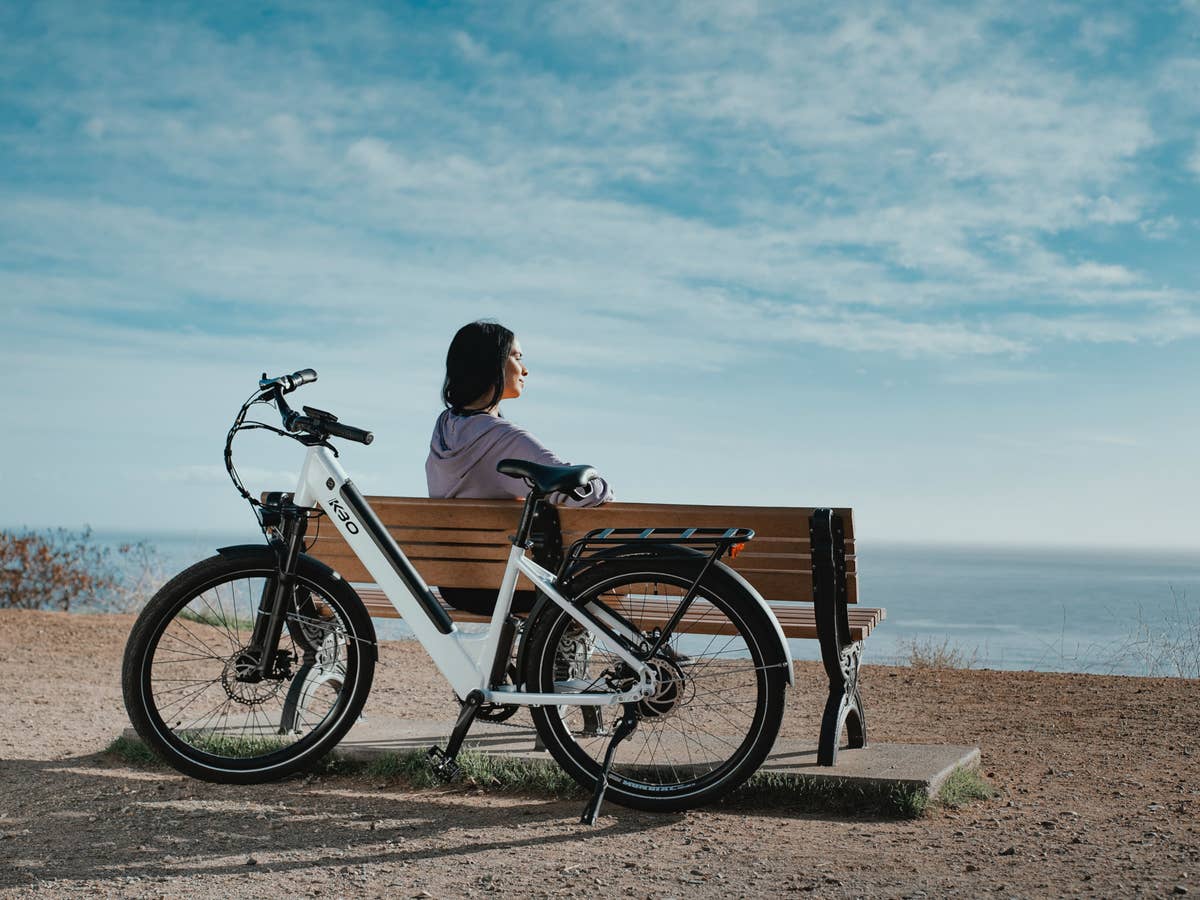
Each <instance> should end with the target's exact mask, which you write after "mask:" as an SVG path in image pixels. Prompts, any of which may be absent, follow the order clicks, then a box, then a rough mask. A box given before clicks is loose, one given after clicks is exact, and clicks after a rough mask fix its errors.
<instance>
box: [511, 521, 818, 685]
mask: <svg viewBox="0 0 1200 900" xmlns="http://www.w3.org/2000/svg"><path fill="white" fill-rule="evenodd" d="M648 556H672V557H675V558H679V557H680V556H695V557H698V558H699V559H701V560H703V559H705V558H707V556H708V554H707V553H702V552H700V551H699V550H694V549H692V548H690V547H685V546H680V545H677V544H655V545H653V546H651V545H648V544H644V545H641V546H638V545H636V544H624V545H622V546H619V547H613V548H612V549H611V550H603V551H601V552H599V553H596V554H594V555H593V556H589V557H588V558H587V559H586V560H585V561H583V562H581V563H579V564H578V565H577V566H576V567H575V568H573V569H571V570H570V571H568V572H565V573H562V574H561V575H560V576H559V583H560V585H561V587H560V592H562V593H563V595H564V596H569V594H570V587H571V582H572V581H574V580H575V579H576V578H578V577H579V576H580V575H582V574H583V573H584V572H588V571H591V570H592V569H593V568H594V567H595V566H597V565H603V564H604V563H605V562H611V561H613V560H618V559H640V558H644V557H648ZM713 568H714V569H716V570H718V571H720V572H721V574H722V575H724V576H725V577H727V578H729V579H731V580H732V581H734V582H736V583H737V584H738V586H739V587H741V588H743V589H744V590H745V591H746V593H747V594H749V595H750V597H751V598H753V600H754V602H755V603H756V604H757V605H758V607H759V609H761V610H762V612H763V614H764V615H765V616H766V617H767V620H768V621H769V622H770V623H771V626H772V627H773V628H774V629H775V636H776V639H777V640H776V647H775V654H776V658H775V660H773V661H774V662H786V663H787V679H788V684H790V685H792V686H795V684H796V674H795V671H794V667H793V665H792V650H791V647H789V646H788V642H787V638H786V637H784V634H783V628H782V627H781V626H780V624H779V620H778V619H777V618H776V617H775V613H774V611H773V610H772V609H771V607H770V604H768V603H767V601H766V600H764V599H763V596H762V594H760V593H759V592H758V591H756V590H755V589H754V586H753V585H752V584H750V582H749V581H747V580H746V579H745V578H743V577H742V576H741V575H739V574H738V573H737V572H736V571H735V570H733V569H731V568H730V567H729V566H727V565H725V564H724V563H723V562H720V561H717V562H715V563H713ZM554 605H555V603H554V601H553V600H551V599H550V598H549V597H547V596H546V595H544V594H541V593H539V594H538V596H537V600H536V601H535V602H534V605H533V609H532V610H531V611H530V613H529V617H528V618H527V619H526V620H525V621H526V627H525V629H524V631H523V633H522V636H521V644H520V647H519V648H518V650H517V671H518V672H524V671H525V650H526V648H525V644H526V640H525V638H526V637H527V636H528V634H529V633H530V631H531V629H530V628H529V626H530V625H532V624H533V623H534V622H535V621H537V617H538V615H539V614H540V613H541V612H542V610H543V609H544V608H545V607H546V606H554Z"/></svg>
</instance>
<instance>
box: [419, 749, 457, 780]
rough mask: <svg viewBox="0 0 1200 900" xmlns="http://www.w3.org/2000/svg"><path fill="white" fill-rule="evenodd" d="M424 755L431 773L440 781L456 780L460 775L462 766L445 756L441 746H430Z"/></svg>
mask: <svg viewBox="0 0 1200 900" xmlns="http://www.w3.org/2000/svg"><path fill="white" fill-rule="evenodd" d="M425 756H426V758H428V760H429V767H430V768H431V769H432V770H433V774H434V775H436V776H437V777H438V778H440V779H441V780H442V781H457V780H458V779H459V778H460V777H461V776H462V766H460V765H459V764H458V762H457V761H455V760H453V759H451V758H450V757H449V756H447V755H446V752H445V751H444V750H442V748H441V747H430V748H429V750H428V751H427V752H426V754H425Z"/></svg>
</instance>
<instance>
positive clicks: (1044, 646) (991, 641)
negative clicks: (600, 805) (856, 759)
mask: <svg viewBox="0 0 1200 900" xmlns="http://www.w3.org/2000/svg"><path fill="white" fill-rule="evenodd" d="M95 538H96V539H97V541H98V542H100V543H102V544H104V545H108V546H114V547H115V546H117V545H119V544H122V543H131V542H136V541H146V542H147V543H148V544H150V545H151V546H153V547H154V548H155V550H156V551H157V558H158V559H159V560H160V562H161V568H162V571H163V574H164V575H166V576H170V575H172V574H174V573H175V572H176V571H178V570H180V569H182V568H184V567H185V566H187V565H189V564H190V563H192V562H195V561H197V560H199V559H202V558H204V557H206V556H210V555H212V553H213V552H214V551H215V549H216V548H217V547H220V546H224V545H226V544H238V543H256V542H260V541H261V540H262V537H261V535H259V534H258V533H257V532H256V531H255V530H253V529H252V528H251V529H248V530H246V531H244V532H241V533H237V532H231V533H229V534H220V535H218V534H197V533H190V534H187V533H178V534H133V533H115V532H103V533H97V534H96V535H95ZM858 570H859V572H860V573H861V574H860V581H859V596H860V600H861V602H862V604H863V605H864V606H882V607H885V608H886V609H887V619H886V620H885V621H884V622H883V623H882V624H881V625H880V626H879V628H878V629H876V631H875V633H874V634H872V635H871V637H870V639H869V640H868V641H867V643H866V662H867V663H870V662H880V663H892V662H904V661H907V660H909V659H910V658H911V657H912V656H913V655H914V653H916V654H917V655H924V656H929V655H931V654H936V653H938V652H941V653H943V654H946V653H949V654H956V655H957V657H958V659H959V660H960V661H961V662H963V663H967V664H970V665H972V666H973V667H976V668H992V669H1027V670H1036V671H1061V672H1091V673H1099V674H1124V675H1169V676H1180V675H1183V676H1187V677H1200V669H1198V667H1200V551H1198V552H1195V553H1191V552H1182V551H1178V552H1167V551H1149V550H1109V549H1105V550H1091V549H1078V548H1060V549H1051V548H1036V549H1023V548H992V547H968V546H929V545H921V544H892V543H867V542H860V543H859V556H858ZM376 625H377V627H378V628H379V631H380V636H381V637H389V638H395V637H404V636H408V634H409V632H408V631H407V629H406V628H405V627H404V625H403V623H402V622H399V621H390V620H376ZM792 652H793V655H794V656H795V657H796V658H798V659H818V658H819V651H818V648H817V645H816V642H815V641H793V642H792Z"/></svg>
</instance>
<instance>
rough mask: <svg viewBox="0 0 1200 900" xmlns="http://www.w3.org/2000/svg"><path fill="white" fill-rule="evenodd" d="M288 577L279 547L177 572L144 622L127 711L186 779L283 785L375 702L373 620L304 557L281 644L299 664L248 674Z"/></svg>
mask: <svg viewBox="0 0 1200 900" xmlns="http://www.w3.org/2000/svg"><path fill="white" fill-rule="evenodd" d="M276 571H277V570H276V557H275V554H274V553H273V552H272V551H271V550H270V548H267V547H246V548H239V549H237V550H235V551H232V552H224V553H222V554H221V555H219V556H214V557H211V558H209V559H206V560H203V561H201V562H198V563H196V564H195V565H193V566H191V567H190V568H188V569H186V570H184V571H183V572H181V573H180V574H178V575H176V576H175V577H174V578H173V579H171V581H169V582H168V583H167V584H165V585H164V586H163V587H162V589H161V590H159V591H158V593H157V594H155V596H154V597H153V598H152V599H151V600H150V602H149V603H148V604H147V606H146V608H145V609H144V610H143V611H142V614H141V615H140V616H139V618H138V620H137V622H136V623H135V624H134V627H133V630H132V632H131V633H130V636H129V640H128V642H127V644H126V647H125V657H124V661H123V664H122V690H123V693H124V698H125V708H126V710H127V711H128V713H129V719H130V722H132V724H133V727H134V729H135V730H136V731H137V733H138V735H139V736H140V737H141V739H142V740H143V741H144V742H145V743H146V744H147V745H148V746H149V747H151V748H152V749H153V750H155V751H156V752H157V753H158V754H159V755H160V756H161V757H162V758H163V759H164V760H166V761H167V762H168V763H169V764H170V765H171V766H173V767H174V768H176V769H177V770H179V771H180V772H183V773H184V774H187V775H191V776H194V777H196V778H201V779H203V780H205V781H215V782H221V783H226V784H257V783H261V782H267V781H274V780H276V779H279V778H283V777H285V776H287V775H290V774H292V773H294V772H297V771H299V770H301V769H303V768H305V767H307V766H309V765H310V764H312V763H313V762H315V761H317V760H319V759H320V758H321V757H322V756H324V755H325V754H326V753H328V752H329V751H330V750H331V749H332V748H333V747H334V746H335V745H336V744H337V742H338V741H339V740H341V738H342V737H343V736H344V735H345V734H346V732H347V731H349V730H350V728H351V727H352V726H353V724H354V722H355V720H356V719H357V718H358V715H359V713H360V712H361V710H362V707H363V704H364V703H365V702H366V699H367V694H368V693H369V692H370V689H371V682H372V679H373V677H374V671H375V660H376V643H375V630H374V626H373V625H372V624H371V618H370V616H369V615H368V613H367V611H366V609H365V607H364V606H363V604H362V601H361V600H360V599H359V597H358V595H357V594H356V593H355V592H354V590H353V589H352V588H351V587H350V586H349V585H348V584H347V583H346V582H345V581H343V580H342V579H341V577H340V576H338V575H337V574H336V573H335V572H334V571H333V570H332V569H330V568H329V567H328V566H326V565H324V564H323V563H320V562H318V561H317V560H315V559H313V558H311V557H309V556H304V555H302V556H300V558H299V560H298V562H297V568H296V592H295V593H294V594H293V598H292V603H291V604H290V608H289V610H288V612H287V618H286V619H285V622H286V625H287V627H286V628H285V629H284V631H283V634H282V635H281V637H280V641H279V649H280V651H281V653H284V654H288V656H286V657H281V656H279V655H277V660H278V661H279V665H278V666H277V668H276V671H275V672H274V673H273V677H271V678H267V679H263V680H262V681H260V682H258V683H246V682H244V681H241V680H239V679H238V678H237V667H238V665H239V663H244V662H245V659H244V657H241V658H240V655H241V653H242V651H243V650H244V649H245V646H246V644H247V643H248V642H249V638H250V633H251V631H252V630H253V626H254V617H255V613H256V610H257V608H258V606H259V602H260V598H261V597H262V595H263V591H264V590H267V591H268V592H269V591H270V589H271V588H272V587H273V585H274V583H275V579H276ZM268 596H269V593H268ZM310 601H311V604H312V605H311V606H309V605H308V603H309V602H310ZM301 608H303V609H305V610H307V611H308V612H309V615H302V614H301V613H300V611H299V610H300V609H301Z"/></svg>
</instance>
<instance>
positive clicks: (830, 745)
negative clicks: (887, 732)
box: [817, 642, 867, 766]
mask: <svg viewBox="0 0 1200 900" xmlns="http://www.w3.org/2000/svg"><path fill="white" fill-rule="evenodd" d="M860 658H861V645H860V644H859V643H858V642H855V643H854V644H851V646H850V647H849V648H848V649H847V650H846V651H845V652H844V653H843V654H842V667H841V668H842V678H839V679H831V681H830V683H829V699H827V700H826V701H825V714H824V715H823V716H822V717H821V737H820V740H819V742H818V744H817V765H819V766H832V765H835V764H836V763H837V754H838V743H839V741H838V738H839V737H840V736H841V733H842V729H843V728H845V729H846V742H847V744H848V745H849V747H850V748H851V749H859V748H862V747H865V746H867V718H866V715H865V714H864V712H863V704H862V696H861V695H860V694H859V692H858V664H859V660H860Z"/></svg>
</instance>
